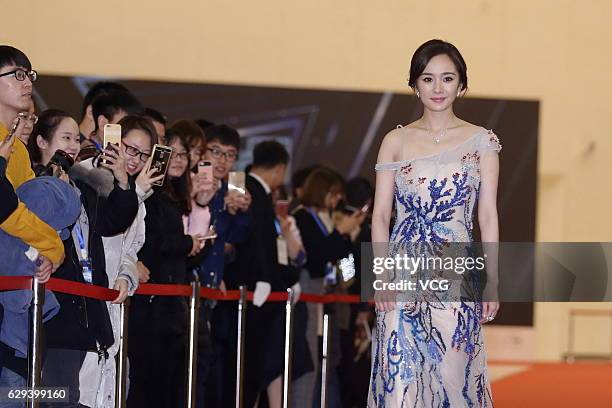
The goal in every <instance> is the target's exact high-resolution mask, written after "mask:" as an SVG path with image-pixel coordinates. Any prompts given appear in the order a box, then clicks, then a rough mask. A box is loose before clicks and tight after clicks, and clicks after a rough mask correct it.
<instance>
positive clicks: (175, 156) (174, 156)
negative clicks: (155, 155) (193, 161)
mask: <svg viewBox="0 0 612 408" xmlns="http://www.w3.org/2000/svg"><path fill="white" fill-rule="evenodd" d="M170 157H171V158H172V159H181V160H188V159H189V152H183V153H177V152H175V151H172V156H170Z"/></svg>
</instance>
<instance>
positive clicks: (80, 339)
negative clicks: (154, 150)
mask: <svg viewBox="0 0 612 408" xmlns="http://www.w3.org/2000/svg"><path fill="white" fill-rule="evenodd" d="M75 167H76V166H75ZM96 171H107V170H105V169H96ZM75 174H77V173H74V172H71V178H72V177H75ZM73 181H74V183H75V185H76V187H77V188H78V189H79V191H80V192H81V202H82V203H83V208H84V209H85V212H86V213H87V217H88V219H89V248H88V249H89V257H90V258H91V263H92V271H93V273H92V282H93V284H94V285H97V286H102V287H104V288H108V277H107V275H106V259H105V257H104V246H103V244H102V237H103V236H114V235H117V234H120V233H123V232H124V231H125V230H126V229H127V228H128V227H129V226H130V225H131V224H132V222H133V221H134V218H135V217H136V213H137V212H138V198H137V196H136V191H135V189H134V186H133V183H132V185H131V186H130V188H129V189H128V190H122V189H121V188H120V187H119V186H118V185H116V184H115V187H114V189H113V190H112V191H111V192H110V194H109V195H108V197H104V196H102V195H100V194H99V193H98V191H97V186H95V185H92V184H90V183H92V181H91V180H90V179H87V178H82V177H79V176H78V174H77V175H76V177H75V178H73ZM73 227H74V226H73ZM64 249H65V253H66V259H65V260H64V262H63V263H62V265H61V266H60V267H59V268H58V269H57V271H56V272H55V273H54V274H53V277H54V278H59V279H66V280H71V281H75V282H81V283H85V279H84V278H83V272H82V269H81V265H80V262H79V258H78V256H77V253H76V248H75V245H74V242H73V240H72V237H68V239H66V240H64ZM55 295H56V297H57V300H58V301H59V303H60V306H61V309H60V312H59V314H58V315H57V316H56V317H54V318H53V319H51V320H50V321H49V322H48V323H46V325H45V329H46V339H47V346H48V347H54V348H67V349H73V350H96V348H97V347H96V341H97V342H98V343H99V344H100V346H101V348H107V347H108V346H110V345H112V344H113V342H114V338H113V332H112V327H111V323H110V318H109V315H108V309H107V307H106V303H105V302H104V301H102V300H96V299H90V298H85V297H82V296H74V295H67V294H64V293H59V292H55Z"/></svg>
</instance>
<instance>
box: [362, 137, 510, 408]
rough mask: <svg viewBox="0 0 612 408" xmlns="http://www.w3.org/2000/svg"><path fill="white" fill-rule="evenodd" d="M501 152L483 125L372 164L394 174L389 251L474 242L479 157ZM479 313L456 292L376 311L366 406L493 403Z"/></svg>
mask: <svg viewBox="0 0 612 408" xmlns="http://www.w3.org/2000/svg"><path fill="white" fill-rule="evenodd" d="M500 150H501V145H500V144H499V140H498V139H497V137H496V136H495V134H493V133H492V132H491V131H487V130H485V129H481V130H480V131H478V132H477V133H475V134H474V135H473V136H471V137H470V138H468V139H467V140H465V141H464V142H463V143H461V144H460V145H458V146H456V147H455V148H452V149H450V150H446V151H443V152H441V153H439V154H434V155H429V156H425V157H420V158H416V159H413V160H408V161H403V162H393V163H382V164H377V165H376V170H377V171H394V172H395V211H396V221H395V224H394V227H393V230H392V233H391V236H390V244H389V247H390V251H389V252H390V255H394V251H395V252H396V251H397V247H398V245H399V246H400V247H401V246H402V245H406V244H409V245H407V246H410V245H413V244H415V243H424V244H426V245H434V246H435V245H445V244H449V243H468V244H469V243H470V242H472V241H473V237H472V230H473V211H474V208H475V204H476V202H477V201H478V192H479V188H480V160H481V158H483V157H484V156H485V155H487V154H497V153H498V152H499V151H500ZM394 248H395V249H394ZM481 312H482V306H481V303H480V302H478V301H470V300H469V298H465V297H462V296H456V297H453V298H452V301H444V300H440V299H431V298H427V299H425V300H422V299H421V300H411V301H406V302H401V301H400V303H398V307H396V308H395V309H394V310H392V311H390V312H378V313H377V323H376V331H375V334H374V335H373V342H372V371H371V377H370V390H369V396H368V407H372V408H373V407H377V408H383V407H384V408H392V407H393V408H395V407H406V408H408V407H428V408H429V407H451V408H463V407H492V406H493V401H492V396H491V387H490V382H489V378H488V374H487V365H486V354H485V347H484V338H483V333H482V330H481V329H482V328H481V325H480V323H479V317H480V315H481Z"/></svg>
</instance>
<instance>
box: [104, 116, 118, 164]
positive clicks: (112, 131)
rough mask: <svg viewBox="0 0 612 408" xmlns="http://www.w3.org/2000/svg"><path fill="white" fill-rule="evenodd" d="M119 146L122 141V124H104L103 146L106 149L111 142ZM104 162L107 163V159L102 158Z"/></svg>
mask: <svg viewBox="0 0 612 408" xmlns="http://www.w3.org/2000/svg"><path fill="white" fill-rule="evenodd" d="M111 143H112V144H114V145H116V146H119V143H121V125H115V124H111V123H107V124H106V125H104V141H103V142H102V148H103V149H104V150H106V148H107V147H108V145H109V144H111ZM101 162H102V163H106V160H104V159H102V160H101Z"/></svg>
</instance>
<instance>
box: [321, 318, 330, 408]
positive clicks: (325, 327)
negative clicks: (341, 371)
mask: <svg viewBox="0 0 612 408" xmlns="http://www.w3.org/2000/svg"><path fill="white" fill-rule="evenodd" d="M328 351H329V315H328V314H324V315H323V357H322V361H321V408H325V407H326V406H327V360H328V357H327V354H328Z"/></svg>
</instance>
